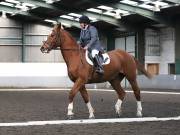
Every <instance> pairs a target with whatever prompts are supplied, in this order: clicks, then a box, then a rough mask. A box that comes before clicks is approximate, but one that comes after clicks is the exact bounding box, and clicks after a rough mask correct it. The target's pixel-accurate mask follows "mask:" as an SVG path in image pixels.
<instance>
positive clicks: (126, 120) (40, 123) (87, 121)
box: [0, 116, 180, 127]
mask: <svg viewBox="0 0 180 135" xmlns="http://www.w3.org/2000/svg"><path fill="white" fill-rule="evenodd" d="M170 120H171V121H177V120H180V116H178V117H167V118H157V117H144V118H117V119H92V120H90V119H84V120H54V121H29V122H19V123H0V127H19V126H21V127H22V126H44V125H65V124H96V123H132V122H153V121H154V122H155V121H170Z"/></svg>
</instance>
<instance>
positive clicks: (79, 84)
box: [67, 78, 84, 119]
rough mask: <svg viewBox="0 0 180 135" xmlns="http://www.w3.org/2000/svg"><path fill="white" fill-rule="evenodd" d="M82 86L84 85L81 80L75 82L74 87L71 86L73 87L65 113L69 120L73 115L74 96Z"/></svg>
mask: <svg viewBox="0 0 180 135" xmlns="http://www.w3.org/2000/svg"><path fill="white" fill-rule="evenodd" d="M82 85H84V81H83V79H81V78H78V79H77V80H76V81H75V83H74V85H73V87H72V89H71V91H70V93H69V105H68V113H67V115H68V118H69V119H71V118H72V116H73V115H74V113H73V99H74V97H75V95H76V94H77V92H78V91H79V89H80V88H81V87H82Z"/></svg>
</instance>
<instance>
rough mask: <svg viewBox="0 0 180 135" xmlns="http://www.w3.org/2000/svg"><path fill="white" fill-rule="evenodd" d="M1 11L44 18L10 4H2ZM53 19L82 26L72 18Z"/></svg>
mask: <svg viewBox="0 0 180 135" xmlns="http://www.w3.org/2000/svg"><path fill="white" fill-rule="evenodd" d="M0 11H5V12H12V13H18V14H20V15H24V16H29V17H32V18H36V19H40V20H44V18H40V17H39V16H36V15H34V14H31V13H28V12H25V11H21V10H18V9H15V8H13V7H9V6H2V5H0ZM52 20H53V21H60V22H61V23H62V24H63V23H65V24H69V25H70V26H74V27H77V28H80V26H79V23H78V22H76V21H71V20H68V19H61V18H59V19H52Z"/></svg>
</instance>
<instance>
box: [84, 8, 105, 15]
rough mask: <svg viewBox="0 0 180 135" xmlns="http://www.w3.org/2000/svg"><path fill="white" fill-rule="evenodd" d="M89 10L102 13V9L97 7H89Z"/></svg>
mask: <svg viewBox="0 0 180 135" xmlns="http://www.w3.org/2000/svg"><path fill="white" fill-rule="evenodd" d="M87 11H91V12H95V13H99V14H102V10H100V9H96V8H89V9H87Z"/></svg>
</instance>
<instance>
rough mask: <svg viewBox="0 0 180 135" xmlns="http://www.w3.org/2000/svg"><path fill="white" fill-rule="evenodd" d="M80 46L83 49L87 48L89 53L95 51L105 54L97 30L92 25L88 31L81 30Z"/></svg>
mask: <svg viewBox="0 0 180 135" xmlns="http://www.w3.org/2000/svg"><path fill="white" fill-rule="evenodd" d="M80 45H81V46H82V47H85V46H87V47H88V50H89V51H92V50H94V49H95V50H98V51H101V52H103V47H102V45H101V43H100V41H99V36H98V32H97V29H96V28H95V27H94V26H91V25H89V26H88V27H87V28H86V29H81V33H80Z"/></svg>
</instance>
